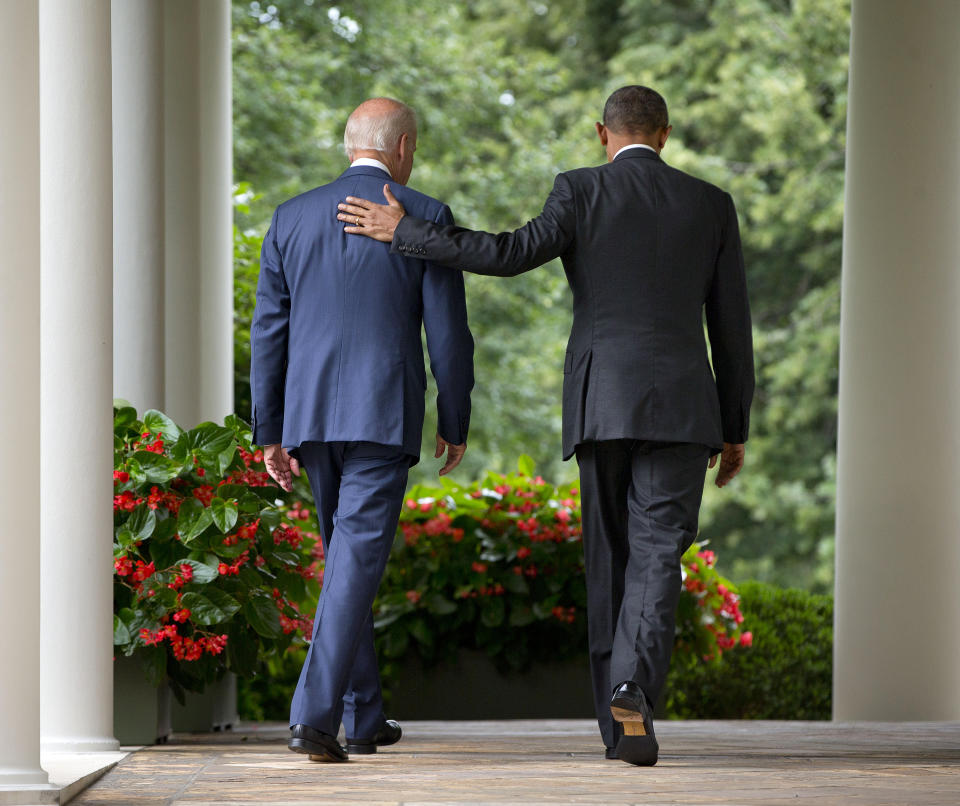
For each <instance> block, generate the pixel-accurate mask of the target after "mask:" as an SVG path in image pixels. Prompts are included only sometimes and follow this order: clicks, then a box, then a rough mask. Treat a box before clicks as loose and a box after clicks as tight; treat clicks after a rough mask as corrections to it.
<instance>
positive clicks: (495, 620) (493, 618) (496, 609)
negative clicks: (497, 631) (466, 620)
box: [480, 596, 507, 627]
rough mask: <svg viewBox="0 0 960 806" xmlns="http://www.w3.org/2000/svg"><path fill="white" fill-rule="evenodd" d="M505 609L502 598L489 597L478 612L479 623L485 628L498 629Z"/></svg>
mask: <svg viewBox="0 0 960 806" xmlns="http://www.w3.org/2000/svg"><path fill="white" fill-rule="evenodd" d="M506 612H507V608H506V605H505V604H504V601H503V598H502V597H500V596H491V597H490V598H489V599H488V600H487V601H486V603H484V605H483V609H482V610H481V611H480V621H481V622H483V624H484V625H485V626H487V627H499V626H500V625H501V624H503V619H504V616H505V615H506Z"/></svg>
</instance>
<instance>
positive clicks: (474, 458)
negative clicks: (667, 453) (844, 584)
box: [234, 0, 849, 589]
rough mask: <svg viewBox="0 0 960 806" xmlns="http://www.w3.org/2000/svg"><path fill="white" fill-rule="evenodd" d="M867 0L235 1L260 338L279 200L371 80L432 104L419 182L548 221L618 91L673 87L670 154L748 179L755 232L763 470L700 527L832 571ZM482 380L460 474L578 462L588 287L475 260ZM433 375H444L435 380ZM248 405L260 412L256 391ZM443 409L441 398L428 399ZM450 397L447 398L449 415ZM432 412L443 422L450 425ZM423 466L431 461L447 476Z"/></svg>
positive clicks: (325, 163)
mask: <svg viewBox="0 0 960 806" xmlns="http://www.w3.org/2000/svg"><path fill="white" fill-rule="evenodd" d="M848 6H849V3H848V0H793V1H792V2H790V0H671V2H665V1H664V0H622V1H621V0H527V1H526V2H523V1H521V2H520V3H517V2H516V0H513V1H512V2H506V0H468V2H463V3H446V2H441V1H440V0H420V2H417V3H412V2H404V0H377V1H376V2H372V0H358V2H356V3H353V4H350V5H349V6H339V5H336V4H334V3H329V2H322V0H312V1H311V0H274V1H273V2H272V3H270V4H269V5H268V4H267V3H265V2H264V3H256V2H253V3H251V2H247V0H243V2H235V4H234V109H235V112H234V131H235V134H234V145H235V176H236V178H237V180H242V181H244V182H248V183H250V186H251V187H252V188H253V189H254V190H255V191H256V192H257V193H259V194H262V196H261V197H260V198H259V199H257V200H254V201H251V202H249V207H248V209H246V210H241V211H239V212H238V216H237V222H238V230H237V238H238V252H239V254H240V256H241V259H240V260H238V264H237V280H238V283H237V288H238V297H237V333H238V337H237V341H238V353H237V356H238V366H237V376H238V398H237V399H238V412H239V413H240V414H241V415H244V416H247V415H248V413H249V412H248V406H249V402H248V401H249V397H248V392H247V391H246V390H245V388H244V381H243V377H244V376H245V373H246V366H245V365H244V360H245V354H244V352H243V351H244V349H245V348H243V347H242V346H241V344H242V342H244V341H245V339H246V337H247V334H246V332H245V328H246V327H248V325H249V316H250V313H251V311H252V305H253V300H252V288H253V284H254V283H255V280H256V272H257V266H256V255H255V246H256V243H257V241H258V239H259V238H260V237H262V234H263V231H264V230H265V229H266V222H267V220H268V219H269V216H270V213H271V211H272V208H273V207H274V206H275V205H276V204H278V203H279V202H281V201H283V200H284V199H286V198H288V197H290V196H292V195H295V194H297V193H300V192H303V191H305V190H307V189H309V188H311V187H314V186H316V185H318V184H322V183H325V182H328V181H330V180H332V179H333V178H335V177H336V176H337V175H339V173H340V172H341V171H342V170H343V168H344V167H345V166H346V159H345V157H344V155H343V151H342V148H341V146H340V142H341V138H342V132H343V124H344V122H345V120H346V117H347V115H348V114H349V113H350V111H351V110H352V109H353V108H354V107H355V106H356V105H357V104H358V103H359V102H360V101H362V100H363V99H364V98H366V97H370V96H374V95H390V96H393V97H397V98H400V99H402V100H404V101H405V102H407V103H409V104H411V105H412V106H413V107H414V108H416V109H417V111H418V114H419V116H420V137H419V142H418V150H417V163H416V165H415V167H414V173H413V177H412V179H411V184H412V185H413V186H414V187H416V188H417V189H419V190H422V191H424V192H426V193H429V194H431V195H434V196H436V197H438V198H441V199H443V200H444V201H446V202H447V203H448V204H450V206H451V208H452V209H453V212H454V215H455V216H456V217H457V219H458V221H459V222H461V223H463V224H465V225H466V226H471V227H476V228H481V229H486V230H492V231H498V230H501V229H512V228H515V227H517V226H519V225H521V224H523V223H524V222H525V221H526V220H528V219H529V218H531V217H533V216H535V215H536V214H537V213H538V212H539V210H540V207H541V205H542V203H543V200H544V199H545V198H546V195H547V193H548V192H549V189H550V187H551V185H552V181H553V177H554V175H555V174H556V173H557V172H558V171H562V170H568V169H571V168H575V167H579V166H582V165H591V164H598V163H600V162H602V161H603V159H604V156H603V152H602V150H601V149H600V147H599V144H598V143H597V141H596V139H595V135H594V134H593V132H592V124H593V121H595V120H597V119H599V118H600V116H601V113H602V106H603V101H604V100H605V98H606V95H607V94H608V93H609V91H611V90H612V89H615V88H616V87H618V86H622V85H623V84H628V83H644V84H648V85H650V86H653V87H655V88H657V89H658V90H660V91H661V92H662V93H663V94H664V96H665V97H666V99H667V102H668V104H669V106H670V109H671V118H672V122H673V123H674V126H675V128H674V131H673V133H672V135H671V139H670V141H669V142H668V144H667V148H666V149H665V151H664V155H663V156H664V158H665V159H666V160H667V161H668V162H669V163H670V164H672V165H674V166H676V167H678V168H681V169H682V170H686V171H688V172H690V173H693V174H695V175H697V176H700V177H702V178H704V179H707V180H709V181H712V182H715V183H716V184H718V185H720V186H721V187H724V188H725V189H728V190H729V191H730V192H731V193H732V194H733V197H734V200H735V201H736V203H737V207H738V210H739V214H740V219H741V230H742V233H743V239H744V250H745V257H746V262H747V267H748V281H749V284H750V292H751V300H752V306H753V314H754V325H755V346H756V350H757V375H758V391H757V398H756V402H755V405H754V410H753V418H752V419H753V427H752V431H751V439H750V442H749V444H748V449H747V466H746V468H745V470H744V472H743V473H742V474H741V476H740V478H738V479H737V481H736V482H735V483H734V484H733V485H731V486H730V487H728V488H726V489H725V490H724V491H723V492H717V491H716V490H714V489H712V488H710V489H708V492H707V495H706V497H705V504H704V510H703V516H702V519H701V539H709V540H711V541H712V543H713V545H714V547H716V548H718V550H722V552H723V556H724V559H725V562H726V563H727V564H728V565H727V567H728V568H729V569H730V570H731V571H732V576H733V577H734V578H744V577H747V576H755V577H758V578H761V579H766V580H769V581H773V582H777V583H779V584H790V585H793V586H801V587H809V588H813V589H825V588H826V587H827V586H828V585H829V584H830V582H831V579H832V546H833V492H834V456H835V443H836V384H837V370H836V366H837V340H838V336H837V334H838V318H839V301H838V297H839V270H840V233H841V220H842V181H843V154H844V129H845V108H846V75H847V53H848V37H849V7H848ZM467 298H468V307H469V315H470V323H471V327H472V329H473V332H474V336H475V338H476V342H477V354H476V373H477V388H476V390H475V393H474V417H473V425H472V428H471V436H470V449H469V450H468V452H467V456H466V459H465V461H464V465H463V471H462V475H463V476H464V477H466V478H470V477H477V476H478V475H480V473H481V471H482V470H493V471H500V472H503V471H505V470H508V469H509V468H511V467H512V466H513V464H514V462H515V461H516V457H517V456H518V455H520V454H521V453H528V454H531V455H532V456H533V457H534V458H535V459H536V462H537V466H538V467H540V468H542V469H543V472H544V474H545V475H548V476H550V477H553V478H557V479H559V480H563V479H564V478H566V479H571V478H573V477H574V476H575V473H576V467H575V465H574V464H572V463H571V464H567V465H563V464H562V463H561V462H560V461H559V432H560V402H559V401H560V385H561V380H562V373H561V367H562V357H563V349H564V342H565V339H566V335H567V332H568V330H569V323H570V312H569V291H568V290H567V288H566V283H565V280H564V277H563V273H562V271H561V270H560V267H559V265H558V264H552V265H550V266H548V267H545V268H543V269H538V270H536V271H533V272H530V273H528V274H526V275H523V276H521V277H518V278H514V279H511V280H500V279H496V278H487V277H476V276H468V277H467ZM433 393H434V392H433V391H432V386H431V391H430V392H428V394H430V395H432V394H433ZM244 406H247V408H244ZM430 408H431V407H430V406H428V411H429V410H430ZM429 416H430V415H428V418H429ZM433 426H434V422H432V421H430V420H429V419H428V423H427V424H426V426H425V429H424V432H425V435H426V436H427V439H428V440H429V439H430V438H431V435H432V431H433ZM431 464H432V463H430V462H424V463H422V464H421V465H420V466H418V468H416V469H415V471H416V473H417V474H418V476H417V479H416V480H420V479H423V478H424V477H425V475H426V474H427V473H430V472H432V469H431Z"/></svg>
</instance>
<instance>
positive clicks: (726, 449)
mask: <svg viewBox="0 0 960 806" xmlns="http://www.w3.org/2000/svg"><path fill="white" fill-rule="evenodd" d="M745 452H746V451H745V449H744V446H743V443H742V442H740V443H733V442H724V443H723V451H722V452H721V454H720V469H719V470H718V471H717V481H716V484H717V486H718V487H725V486H726V485H727V484H729V483H730V482H731V481H732V480H733V477H734V476H736V475H737V473H739V472H740V468H742V467H743V457H744V454H745ZM716 464H717V457H716V456H711V457H710V467H714V466H715V465H716Z"/></svg>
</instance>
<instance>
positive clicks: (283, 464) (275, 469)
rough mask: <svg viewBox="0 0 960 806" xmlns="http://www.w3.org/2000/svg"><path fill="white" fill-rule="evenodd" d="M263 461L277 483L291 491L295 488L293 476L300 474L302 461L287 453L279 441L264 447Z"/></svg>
mask: <svg viewBox="0 0 960 806" xmlns="http://www.w3.org/2000/svg"><path fill="white" fill-rule="evenodd" d="M263 463H264V464H265V465H266V466H267V473H269V474H270V478H272V479H273V480H274V481H275V482H276V483H277V484H279V485H280V486H281V487H283V489H284V490H286V491H287V492H290V491H291V490H292V489H293V478H292V477H291V474H292V475H293V476H299V475H300V463H299V462H298V461H297V460H296V459H294V458H293V457H292V456H291V455H290V454H289V453H287V452H286V451H285V450H284V449H283V446H282V445H280V444H279V443H278V444H276V445H266V446H264V448H263Z"/></svg>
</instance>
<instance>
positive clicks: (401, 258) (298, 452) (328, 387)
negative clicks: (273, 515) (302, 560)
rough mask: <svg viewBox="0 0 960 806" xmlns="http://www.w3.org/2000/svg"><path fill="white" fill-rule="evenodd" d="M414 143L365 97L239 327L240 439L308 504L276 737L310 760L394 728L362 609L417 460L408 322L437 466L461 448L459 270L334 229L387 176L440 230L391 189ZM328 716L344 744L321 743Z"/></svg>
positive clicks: (396, 734) (269, 249) (421, 200)
mask: <svg viewBox="0 0 960 806" xmlns="http://www.w3.org/2000/svg"><path fill="white" fill-rule="evenodd" d="M416 139H417V125H416V117H415V116H414V113H413V110H411V109H410V108H409V107H407V106H405V105H403V104H401V103H399V102H397V101H393V100H390V99H387V98H375V99H371V100H369V101H366V102H364V103H363V104H361V105H360V106H359V107H358V108H357V109H356V110H355V111H354V112H353V114H352V115H351V116H350V119H349V120H348V122H347V126H346V131H345V134H344V144H345V146H346V151H347V156H348V157H349V158H350V159H351V166H350V167H349V168H348V169H347V170H346V171H345V172H344V173H343V174H342V175H341V176H340V178H339V179H337V180H336V181H334V182H332V183H330V184H328V185H324V186H322V187H318V188H315V189H313V190H311V191H308V192H307V193H304V194H302V195H300V196H297V197H296V198H294V199H291V200H290V201H287V202H285V203H284V204H281V205H280V206H279V207H278V208H277V210H276V212H275V213H274V214H273V220H272V221H271V223H270V230H269V231H268V232H267V235H266V237H265V238H264V241H263V252H262V255H261V268H260V278H259V282H258V285H257V305H256V311H255V313H254V317H253V323H252V326H251V332H250V340H251V348H252V349H251V369H250V387H251V392H252V397H253V423H254V425H253V438H254V441H255V442H257V443H258V444H261V445H264V446H266V447H265V459H266V465H267V469H268V470H269V471H270V474H271V475H272V476H273V477H274V479H276V480H277V482H278V483H279V484H280V485H281V486H282V487H283V488H284V489H286V490H289V489H291V481H292V479H291V475H292V474H296V475H299V472H300V466H301V465H302V466H303V467H304V468H305V469H306V470H307V475H308V477H309V480H310V486H311V488H312V490H313V494H314V498H315V501H316V505H317V516H318V519H319V522H320V530H321V536H322V539H323V545H324V549H325V550H326V567H325V574H324V584H323V591H322V593H321V596H320V601H319V605H318V607H317V615H316V620H315V625H314V632H313V639H312V641H311V644H310V649H309V651H308V652H307V658H306V662H305V663H304V666H303V670H302V672H301V674H300V680H299V683H298V684H297V689H296V692H295V694H294V697H293V703H292V705H291V711H290V725H291V739H290V744H289V746H290V749H291V750H294V751H296V752H301V753H308V754H309V755H310V757H311V758H312V759H314V760H318V761H319V760H327V761H346V760H347V752H350V753H373V752H376V749H377V747H378V746H383V745H386V744H392V743H393V742H395V741H397V740H398V739H399V738H400V727H399V725H397V723H396V722H393V721H392V720H391V721H387V720H386V719H385V717H384V713H383V699H382V697H381V693H380V676H379V673H378V671H377V659H376V655H375V653H374V644H373V620H372V617H371V607H372V605H373V600H374V596H375V595H376V591H377V587H378V585H379V584H380V579H381V577H382V576H383V571H384V567H385V565H386V562H387V556H388V554H389V552H390V547H391V546H392V545H393V539H394V535H395V533H396V530H397V520H398V518H399V515H400V508H401V506H402V503H403V494H404V490H405V487H406V481H407V471H408V470H409V468H410V466H411V465H412V464H414V463H416V462H417V461H418V459H419V455H420V437H421V430H422V428H423V415H424V390H425V389H426V375H425V373H424V366H423V348H422V347H421V342H420V328H421V322H422V324H423V327H424V328H425V330H426V335H427V348H428V351H429V353H430V361H431V370H432V372H433V375H434V378H436V381H437V388H438V392H439V394H438V396H437V413H438V427H437V450H436V457H437V458H440V457H441V456H442V454H443V452H444V451H446V452H447V461H446V464H445V465H444V467H443V468H442V469H441V471H440V473H441V474H445V473H448V472H449V471H450V470H452V469H453V468H454V467H456V465H457V464H458V463H459V462H460V459H461V458H462V456H463V453H464V451H465V450H466V440H467V429H468V427H469V422H470V390H471V388H472V387H473V339H472V337H471V335H470V330H469V328H468V327H467V311H466V303H465V299H464V292H463V277H462V275H461V274H460V273H459V272H451V271H449V270H447V269H443V268H441V267H438V266H435V265H432V264H431V263H428V262H426V261H424V260H422V259H421V258H419V257H418V256H414V255H405V254H404V255H400V254H391V252H390V250H389V249H388V248H387V247H386V246H385V245H383V244H381V243H377V242H376V241H368V240H364V239H359V238H348V237H347V236H346V235H345V234H344V233H343V231H342V228H341V227H339V226H338V225H337V223H336V221H335V220H334V218H333V210H334V209H335V208H336V204H337V202H338V201H339V200H340V199H342V198H343V197H344V196H346V195H348V194H357V193H360V194H367V195H372V194H373V193H378V192H380V190H381V188H382V187H383V186H384V181H385V180H392V182H388V184H389V186H390V187H391V188H392V191H393V193H395V194H396V198H398V199H400V200H402V202H403V204H404V205H405V206H406V207H407V208H408V209H409V210H410V211H411V213H413V214H415V215H417V216H420V217H422V218H424V219H427V220H429V221H436V222H438V223H440V224H452V223H453V218H452V217H451V215H450V210H449V208H447V207H446V205H444V204H442V203H441V202H439V201H437V200H436V199H431V198H430V197H428V196H425V195H423V194H421V193H417V192H416V191H414V190H410V189H409V188H407V187H405V185H406V183H407V180H408V179H409V177H410V171H411V169H412V167H413V152H414V150H415V148H416ZM341 721H342V723H343V727H344V731H345V733H346V737H347V750H346V751H345V750H344V749H343V747H342V746H341V745H340V744H339V743H338V741H337V739H336V738H335V737H336V736H337V732H338V730H339V727H340V724H341Z"/></svg>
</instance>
